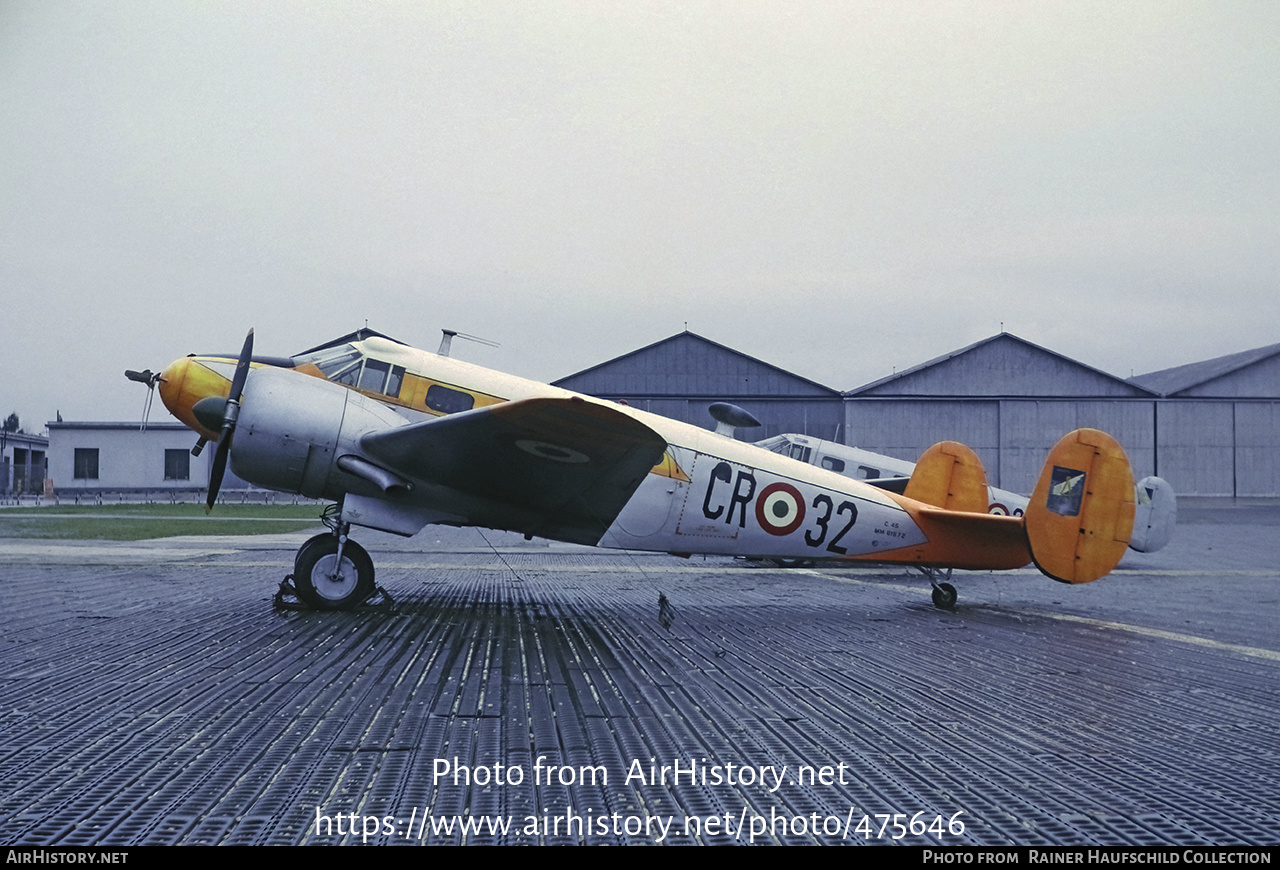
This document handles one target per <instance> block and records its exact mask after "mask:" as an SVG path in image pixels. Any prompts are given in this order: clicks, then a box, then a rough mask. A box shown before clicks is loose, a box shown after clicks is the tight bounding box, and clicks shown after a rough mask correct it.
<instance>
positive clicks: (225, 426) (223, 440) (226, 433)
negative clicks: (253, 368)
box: [197, 329, 253, 513]
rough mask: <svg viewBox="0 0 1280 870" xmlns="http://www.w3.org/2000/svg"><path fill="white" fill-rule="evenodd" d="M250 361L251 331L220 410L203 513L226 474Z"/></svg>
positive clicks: (216, 495) (215, 498)
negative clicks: (207, 496) (220, 422)
mask: <svg viewBox="0 0 1280 870" xmlns="http://www.w3.org/2000/svg"><path fill="white" fill-rule="evenodd" d="M252 359H253V330H252V329H250V330H249V334H248V335H246V336H245V337H244V347H242V348H241V349H240V358H239V359H238V360H236V373H235V374H234V375H233V376H232V378H231V392H230V393H229V394H228V395H227V399H226V403H225V404H224V405H223V409H222V434H221V435H219V436H218V449H217V452H215V453H214V454H213V468H211V469H210V470H209V498H208V500H207V501H206V502H205V513H210V512H211V511H212V510H213V505H214V502H216V501H217V500H218V491H219V490H220V489H222V476H223V475H224V474H225V473H226V470H227V457H228V456H229V455H230V453H231V438H232V436H233V435H234V434H235V431H236V420H237V419H239V417H240V395H241V393H243V392H244V382H245V380H246V379H247V378H248V377H249V362H250V361H251V360H252ZM197 404H198V403H197Z"/></svg>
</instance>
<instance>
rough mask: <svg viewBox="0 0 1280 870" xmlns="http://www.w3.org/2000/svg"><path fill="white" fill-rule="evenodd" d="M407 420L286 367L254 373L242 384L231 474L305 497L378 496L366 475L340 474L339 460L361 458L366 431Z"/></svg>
mask: <svg viewBox="0 0 1280 870" xmlns="http://www.w3.org/2000/svg"><path fill="white" fill-rule="evenodd" d="M406 422H407V421H406V420H405V419H404V418H403V417H401V416H400V415H399V414H397V413H396V412H395V411H393V410H391V409H390V408H388V407H386V406H385V405H383V404H381V403H379V402H376V401H374V400H373V399H370V398H368V397H366V396H363V395H361V394H360V393H357V392H355V391H354V390H350V389H347V388H346V387H343V386H340V385H338V384H332V383H329V382H328V381H325V380H321V379H320V378H315V377H311V376H310V375H304V374H300V373H298V372H292V371H288V370H286V369H275V368H266V367H264V368H256V369H253V370H252V371H251V372H250V373H249V377H248V379H247V380H246V381H245V386H244V398H243V399H242V402H241V411H240V419H239V422H238V423H237V424H236V431H235V435H234V440H233V441H232V442H231V470H232V471H233V472H234V473H235V474H236V476H237V477H240V478H241V479H243V480H246V481H248V482H249V483H252V484H254V485H256V486H261V487H264V488H266V489H274V490H276V491H278V492H292V493H300V494H302V495H305V496H307V497H308V498H327V499H334V500H337V499H339V498H341V497H342V496H343V495H344V494H345V493H348V492H353V493H362V494H365V495H381V494H383V493H384V490H383V489H381V488H379V486H378V485H377V484H376V483H375V482H373V481H372V480H370V479H368V478H369V477H370V475H367V474H366V475H360V474H352V473H349V472H346V471H343V470H342V469H341V468H339V466H338V458H339V457H343V456H349V455H350V456H359V455H360V451H359V449H358V448H357V447H356V441H357V440H358V439H359V438H360V436H361V435H363V434H365V433H366V432H371V431H381V430H383V429H387V428H389V427H393V426H403V425H405V424H406ZM348 464H351V463H350V462H348Z"/></svg>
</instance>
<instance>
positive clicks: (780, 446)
mask: <svg viewBox="0 0 1280 870" xmlns="http://www.w3.org/2000/svg"><path fill="white" fill-rule="evenodd" d="M790 444H791V442H790V441H788V440H787V436H786V435H774V436H773V437H772V438H767V439H765V440H764V441H757V442H756V446H757V447H763V448H764V449H765V450H769V451H771V452H773V453H781V454H783V455H784V456H785V455H786V453H787V448H788V447H789V446H790Z"/></svg>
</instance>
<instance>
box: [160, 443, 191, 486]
mask: <svg viewBox="0 0 1280 870" xmlns="http://www.w3.org/2000/svg"><path fill="white" fill-rule="evenodd" d="M164 479H165V480H190V479H191V454H190V453H189V452H187V451H186V450H166V451H165V452H164Z"/></svg>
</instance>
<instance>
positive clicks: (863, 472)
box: [858, 465, 880, 480]
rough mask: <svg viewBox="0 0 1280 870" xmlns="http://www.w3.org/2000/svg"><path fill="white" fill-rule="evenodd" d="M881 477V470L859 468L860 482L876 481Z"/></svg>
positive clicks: (868, 466) (866, 467) (864, 466)
mask: <svg viewBox="0 0 1280 870" xmlns="http://www.w3.org/2000/svg"><path fill="white" fill-rule="evenodd" d="M879 477H880V469H878V468H872V467H871V466H870V465H859V466H858V480H876V479H878V478H879Z"/></svg>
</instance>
